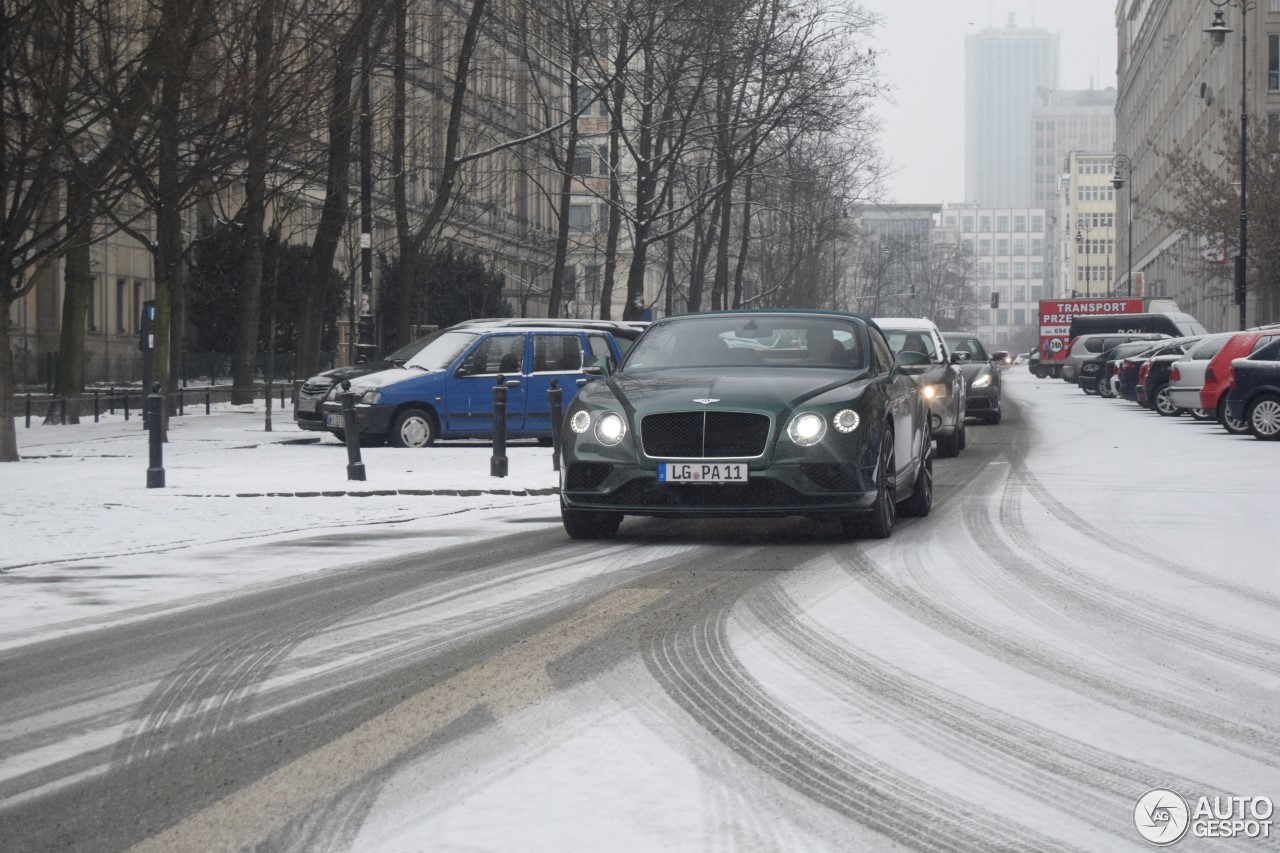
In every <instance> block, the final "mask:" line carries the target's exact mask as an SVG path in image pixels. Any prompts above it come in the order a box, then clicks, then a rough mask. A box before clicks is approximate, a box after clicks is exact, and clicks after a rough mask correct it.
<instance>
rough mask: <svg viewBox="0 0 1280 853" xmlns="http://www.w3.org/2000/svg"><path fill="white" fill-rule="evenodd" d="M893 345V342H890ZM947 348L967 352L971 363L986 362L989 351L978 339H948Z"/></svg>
mask: <svg viewBox="0 0 1280 853" xmlns="http://www.w3.org/2000/svg"><path fill="white" fill-rule="evenodd" d="M890 345H892V341H891V342H890ZM947 346H949V347H950V348H951V351H952V352H967V353H968V354H969V360H970V361H986V360H987V351H986V350H985V349H983V347H982V342H981V341H979V340H978V339H977V338H952V337H948V338H947Z"/></svg>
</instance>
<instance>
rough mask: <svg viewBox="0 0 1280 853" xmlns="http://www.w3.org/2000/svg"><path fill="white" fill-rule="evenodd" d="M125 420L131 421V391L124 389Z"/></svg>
mask: <svg viewBox="0 0 1280 853" xmlns="http://www.w3.org/2000/svg"><path fill="white" fill-rule="evenodd" d="M124 419H125V420H126V421H127V420H129V389H128V388H126V389H124Z"/></svg>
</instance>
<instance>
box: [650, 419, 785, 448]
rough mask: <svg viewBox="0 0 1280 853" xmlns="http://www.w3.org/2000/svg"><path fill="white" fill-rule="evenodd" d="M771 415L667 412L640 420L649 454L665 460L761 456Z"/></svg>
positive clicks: (767, 438) (767, 437) (767, 439)
mask: <svg viewBox="0 0 1280 853" xmlns="http://www.w3.org/2000/svg"><path fill="white" fill-rule="evenodd" d="M769 426H770V418H769V416H768V415H758V414H753V413H751V412H716V411H710V412H705V411H695V412H663V413H662V414H658V415H646V416H645V417H644V418H643V419H642V420H641V421H640V435H641V437H642V439H643V443H644V452H645V454H646V455H648V456H650V457H655V458H662V459H744V458H752V457H756V456H760V455H762V454H763V453H764V450H765V445H766V443H767V442H768V441H769Z"/></svg>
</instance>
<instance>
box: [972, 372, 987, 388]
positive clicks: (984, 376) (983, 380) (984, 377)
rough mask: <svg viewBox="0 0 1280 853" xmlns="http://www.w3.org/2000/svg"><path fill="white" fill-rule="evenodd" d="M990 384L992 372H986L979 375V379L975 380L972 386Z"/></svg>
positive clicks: (984, 386) (979, 386)
mask: <svg viewBox="0 0 1280 853" xmlns="http://www.w3.org/2000/svg"><path fill="white" fill-rule="evenodd" d="M990 384H991V374H990V373H984V374H982V375H981V376H979V377H978V378H977V379H975V380H973V385H972V386H971V387H973V388H986V387H987V386H988V385H990Z"/></svg>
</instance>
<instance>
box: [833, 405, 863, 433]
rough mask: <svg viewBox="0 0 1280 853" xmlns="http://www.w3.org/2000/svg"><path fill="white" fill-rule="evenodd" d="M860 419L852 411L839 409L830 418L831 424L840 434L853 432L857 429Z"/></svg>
mask: <svg viewBox="0 0 1280 853" xmlns="http://www.w3.org/2000/svg"><path fill="white" fill-rule="evenodd" d="M861 422H862V418H860V417H858V413H857V412H855V411H854V410H853V409H841V410H840V411H838V412H836V413H835V415H834V416H833V417H832V418H831V423H832V425H833V426H835V428H836V429H838V430H839V431H840V432H853V431H854V430H855V429H857V428H858V424H859V423H861Z"/></svg>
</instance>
